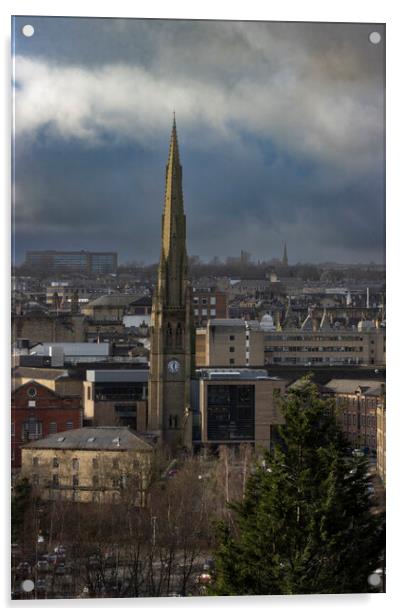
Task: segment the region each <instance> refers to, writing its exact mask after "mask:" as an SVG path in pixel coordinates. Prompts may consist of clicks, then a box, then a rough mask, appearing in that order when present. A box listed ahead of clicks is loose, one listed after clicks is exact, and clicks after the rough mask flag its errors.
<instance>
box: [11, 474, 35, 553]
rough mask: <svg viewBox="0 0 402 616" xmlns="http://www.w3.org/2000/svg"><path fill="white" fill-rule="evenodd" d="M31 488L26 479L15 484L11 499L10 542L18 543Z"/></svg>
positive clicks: (29, 500)
mask: <svg viewBox="0 0 402 616" xmlns="http://www.w3.org/2000/svg"><path fill="white" fill-rule="evenodd" d="M31 493H32V488H31V485H30V483H29V481H28V479H26V478H23V479H21V481H19V482H18V483H16V485H15V487H14V491H13V496H12V499H11V540H12V541H13V542H16V541H18V539H19V534H20V532H21V529H22V527H23V525H24V519H25V513H26V511H27V509H28V507H29V505H30V503H31Z"/></svg>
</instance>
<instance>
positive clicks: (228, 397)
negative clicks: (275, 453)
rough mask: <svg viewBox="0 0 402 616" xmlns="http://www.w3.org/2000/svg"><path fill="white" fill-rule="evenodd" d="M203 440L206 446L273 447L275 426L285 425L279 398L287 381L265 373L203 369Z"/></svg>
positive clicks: (262, 371)
mask: <svg viewBox="0 0 402 616" xmlns="http://www.w3.org/2000/svg"><path fill="white" fill-rule="evenodd" d="M199 374H200V381H199V396H200V398H199V409H200V428H201V429H200V440H201V442H202V445H203V447H217V446H219V445H234V446H236V445H240V444H242V443H248V444H250V445H253V446H254V447H255V448H257V449H258V448H268V449H269V448H270V446H271V433H272V429H273V427H274V426H278V425H280V424H282V423H283V421H284V420H283V417H282V415H281V413H280V410H279V406H278V404H277V402H276V401H275V396H276V395H283V394H284V391H285V382H284V381H283V380H281V379H278V378H275V377H269V376H268V374H267V372H266V371H265V370H252V369H239V370H222V369H219V370H218V369H205V370H200V371H199Z"/></svg>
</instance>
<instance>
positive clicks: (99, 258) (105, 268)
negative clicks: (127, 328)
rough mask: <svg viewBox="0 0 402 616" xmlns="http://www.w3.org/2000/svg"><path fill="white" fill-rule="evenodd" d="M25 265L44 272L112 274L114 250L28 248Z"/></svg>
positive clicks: (114, 265)
mask: <svg viewBox="0 0 402 616" xmlns="http://www.w3.org/2000/svg"><path fill="white" fill-rule="evenodd" d="M25 265H26V266H27V267H30V268H32V269H36V270H43V271H46V272H74V273H82V274H112V273H115V272H116V271H117V253H116V252H88V251H86V250H81V251H58V250H29V251H27V253H26V255H25Z"/></svg>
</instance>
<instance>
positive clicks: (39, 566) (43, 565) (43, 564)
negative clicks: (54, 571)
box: [36, 560, 50, 572]
mask: <svg viewBox="0 0 402 616" xmlns="http://www.w3.org/2000/svg"><path fill="white" fill-rule="evenodd" d="M49 569H50V566H49V563H48V561H47V560H38V562H37V563H36V570H37V571H41V572H47V571H49Z"/></svg>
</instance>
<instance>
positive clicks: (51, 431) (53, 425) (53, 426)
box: [49, 421, 57, 434]
mask: <svg viewBox="0 0 402 616" xmlns="http://www.w3.org/2000/svg"><path fill="white" fill-rule="evenodd" d="M56 432H57V423H56V422H55V421H51V422H50V423H49V434H56Z"/></svg>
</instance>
